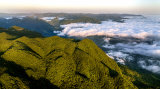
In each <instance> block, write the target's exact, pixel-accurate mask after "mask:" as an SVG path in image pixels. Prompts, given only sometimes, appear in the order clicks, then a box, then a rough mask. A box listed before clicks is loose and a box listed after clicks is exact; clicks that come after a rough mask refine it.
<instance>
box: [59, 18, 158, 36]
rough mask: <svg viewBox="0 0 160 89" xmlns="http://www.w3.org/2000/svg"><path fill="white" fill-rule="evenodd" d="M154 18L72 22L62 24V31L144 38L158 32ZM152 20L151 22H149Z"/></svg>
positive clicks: (78, 34) (71, 34)
mask: <svg viewBox="0 0 160 89" xmlns="http://www.w3.org/2000/svg"><path fill="white" fill-rule="evenodd" d="M154 19H155V18H149V20H148V19H146V18H142V17H141V18H140V17H137V18H131V19H128V20H126V22H125V23H118V22H113V21H103V22H102V23H101V24H92V23H72V24H68V25H62V26H61V27H62V28H64V30H63V33H64V34H67V35H69V36H83V37H85V36H91V35H105V36H123V37H124V36H133V37H136V38H145V37H146V36H150V35H156V36H158V35H159V34H160V30H159V29H160V26H159V25H160V24H159V23H158V22H156V21H157V20H156V21H153V20H154ZM151 21H153V22H151Z"/></svg>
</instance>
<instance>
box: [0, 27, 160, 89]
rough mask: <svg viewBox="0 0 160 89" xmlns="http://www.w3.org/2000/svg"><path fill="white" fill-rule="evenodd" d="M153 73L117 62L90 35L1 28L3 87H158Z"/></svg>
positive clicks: (29, 88)
mask: <svg viewBox="0 0 160 89" xmlns="http://www.w3.org/2000/svg"><path fill="white" fill-rule="evenodd" d="M12 32H13V33H12ZM14 32H15V33H14ZM16 33H17V34H16ZM36 36H37V37H36ZM35 37H36V38H35ZM151 76H152V77H151ZM153 76H154V75H150V76H149V77H147V76H146V75H143V73H140V74H139V73H138V72H136V71H133V70H131V69H129V68H127V67H126V66H122V65H117V63H116V62H115V61H114V60H113V59H111V58H109V57H108V56H107V55H106V53H105V52H103V51H102V50H101V49H100V48H99V47H98V46H97V45H96V44H95V43H94V42H93V41H91V40H89V39H84V40H74V39H65V38H61V37H58V36H53V37H47V38H44V37H42V36H41V35H40V34H39V33H37V32H33V31H29V30H27V29H24V28H22V27H18V26H13V27H10V28H9V29H5V28H0V88H2V89H59V88H62V89H66V88H67V89H70V88H78V89H80V88H81V89H86V88H90V89H94V88H95V89H97V88H98V89H137V87H138V88H142V89H147V88H153V89H156V88H157V89H158V88H160V87H159V86H160V85H159V83H160V80H159V79H157V78H155V77H153ZM144 78H145V79H144ZM153 81H154V82H155V83H153Z"/></svg>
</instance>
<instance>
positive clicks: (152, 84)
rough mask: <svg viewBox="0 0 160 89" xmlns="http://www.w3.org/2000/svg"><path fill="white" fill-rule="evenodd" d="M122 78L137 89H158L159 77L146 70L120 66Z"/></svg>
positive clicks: (159, 84)
mask: <svg viewBox="0 0 160 89" xmlns="http://www.w3.org/2000/svg"><path fill="white" fill-rule="evenodd" d="M119 67H120V68H121V70H122V73H123V74H124V77H125V78H127V79H129V80H130V81H132V82H133V84H134V85H135V86H137V87H138V88H139V89H160V76H159V75H158V74H154V73H152V72H149V71H147V70H144V69H141V68H135V67H130V68H129V67H127V66H124V65H120V64H119Z"/></svg>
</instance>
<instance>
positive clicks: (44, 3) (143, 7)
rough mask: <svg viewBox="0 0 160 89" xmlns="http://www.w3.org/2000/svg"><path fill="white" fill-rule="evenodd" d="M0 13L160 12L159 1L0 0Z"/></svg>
mask: <svg viewBox="0 0 160 89" xmlns="http://www.w3.org/2000/svg"><path fill="white" fill-rule="evenodd" d="M0 12H12V13H13V12H82V13H83V12H84V13H87V12H88V13H107V12H108V13H109V12H110V13H116V12H117V13H120V12H122V13H127V12H128V13H132V12H133V13H134V12H151V13H154V12H160V0H25V1H24V0H0Z"/></svg>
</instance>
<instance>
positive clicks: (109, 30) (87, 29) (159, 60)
mask: <svg viewBox="0 0 160 89" xmlns="http://www.w3.org/2000/svg"><path fill="white" fill-rule="evenodd" d="M145 17H146V18H145ZM145 17H142V16H133V17H132V16H130V17H125V18H129V19H125V22H124V23H120V22H114V21H102V23H101V24H93V23H72V24H67V25H61V27H62V28H64V30H63V31H62V32H59V34H58V35H68V36H74V37H87V36H93V35H97V36H105V37H104V38H103V39H104V42H105V43H106V44H105V45H103V47H104V48H106V49H108V51H106V53H107V55H108V56H110V57H111V58H113V59H114V60H116V61H117V62H119V63H121V64H124V65H125V64H126V63H128V62H130V63H132V62H133V61H134V60H136V63H137V65H138V66H139V67H141V68H143V69H146V70H149V71H152V72H154V73H159V74H160V16H158V15H156V16H155V15H154V16H153V15H149V16H145ZM113 38H114V39H117V40H120V41H119V42H117V43H115V44H112V43H110V41H111V40H113ZM135 39H136V40H135ZM121 40H122V41H121ZM124 40H125V42H124ZM136 55H138V57H139V58H138V57H137V56H136Z"/></svg>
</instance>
